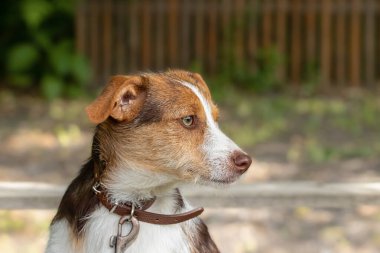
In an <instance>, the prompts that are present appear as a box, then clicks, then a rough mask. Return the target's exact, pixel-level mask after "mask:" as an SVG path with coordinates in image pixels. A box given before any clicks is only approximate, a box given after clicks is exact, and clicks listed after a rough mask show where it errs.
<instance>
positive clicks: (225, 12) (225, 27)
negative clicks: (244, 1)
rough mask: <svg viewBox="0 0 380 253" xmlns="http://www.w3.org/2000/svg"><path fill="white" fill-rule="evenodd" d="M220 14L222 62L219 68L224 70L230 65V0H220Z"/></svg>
mask: <svg viewBox="0 0 380 253" xmlns="http://www.w3.org/2000/svg"><path fill="white" fill-rule="evenodd" d="M221 5H222V7H221V13H222V14H221V15H222V20H221V23H222V26H221V29H222V41H223V42H222V43H220V44H219V45H221V47H222V48H221V50H222V54H223V57H222V59H223V62H221V69H222V70H223V71H226V70H228V69H229V67H230V63H231V62H230V60H231V59H230V56H231V53H232V52H231V48H232V46H231V38H232V27H231V26H232V23H231V0H222V2H221Z"/></svg>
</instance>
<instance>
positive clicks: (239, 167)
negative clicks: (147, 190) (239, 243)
mask: <svg viewBox="0 0 380 253" xmlns="http://www.w3.org/2000/svg"><path fill="white" fill-rule="evenodd" d="M86 111H87V114H88V116H89V118H90V120H91V121H92V122H94V123H96V124H99V125H98V127H97V133H96V138H98V139H99V149H100V153H101V156H103V159H104V160H107V161H108V163H109V164H110V166H109V167H110V168H109V170H110V171H109V172H108V174H109V175H108V177H109V178H111V179H112V178H115V177H120V176H121V175H124V176H122V177H127V174H128V177H130V178H131V177H133V178H134V179H133V180H135V181H139V183H140V184H144V185H145V184H146V186H147V187H151V186H159V185H160V184H167V183H171V182H178V181H199V182H201V183H210V182H211V183H212V182H214V183H220V184H225V183H230V182H233V181H235V180H236V179H237V178H238V177H239V176H240V175H242V174H243V173H244V172H245V171H246V170H247V169H248V167H249V166H250V164H251V158H250V157H249V156H248V155H247V154H246V153H244V152H243V151H242V150H241V149H240V148H239V147H238V146H237V145H236V144H235V143H234V142H233V141H232V140H231V139H229V138H228V137H227V136H226V135H225V134H224V133H223V132H222V131H221V130H220V129H219V127H218V123H217V122H218V109H217V107H216V106H215V104H214V103H213V102H212V100H211V95H210V91H209V89H208V87H207V85H206V83H205V82H204V81H203V79H202V78H201V76H200V75H199V74H194V73H189V72H185V71H178V70H173V71H168V72H164V73H148V74H141V75H136V76H115V77H113V78H112V79H111V80H110V82H109V83H108V84H107V86H106V87H105V89H104V90H103V92H102V93H101V95H100V96H99V97H98V98H97V99H96V100H95V101H94V102H93V103H92V104H90V105H89V106H88V107H87V108H86ZM136 183H137V182H136ZM142 187H144V186H142Z"/></svg>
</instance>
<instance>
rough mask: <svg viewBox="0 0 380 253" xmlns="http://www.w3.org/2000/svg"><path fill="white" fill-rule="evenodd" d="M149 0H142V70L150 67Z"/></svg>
mask: <svg viewBox="0 0 380 253" xmlns="http://www.w3.org/2000/svg"><path fill="white" fill-rule="evenodd" d="M150 8H151V1H149V0H143V1H142V10H141V11H142V23H141V42H140V43H141V45H142V47H141V58H142V63H141V66H142V68H143V69H144V70H146V69H149V68H150V67H151V50H150V48H151V44H152V39H151V33H152V31H151V20H150V17H151V13H150Z"/></svg>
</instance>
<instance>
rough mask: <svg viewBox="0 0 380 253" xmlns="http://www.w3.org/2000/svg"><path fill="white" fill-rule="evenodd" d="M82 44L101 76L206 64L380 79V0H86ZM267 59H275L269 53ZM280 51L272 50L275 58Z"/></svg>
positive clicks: (375, 82)
mask: <svg viewBox="0 0 380 253" xmlns="http://www.w3.org/2000/svg"><path fill="white" fill-rule="evenodd" d="M76 46H77V49H78V50H79V51H80V52H83V53H84V54H85V55H87V56H88V57H89V59H90V61H91V65H92V67H93V70H94V79H95V82H96V83H102V84H103V83H104V82H105V80H106V79H107V78H108V76H109V75H111V74H115V73H126V72H134V71H138V70H163V69H166V68H168V67H179V68H189V67H192V66H193V67H194V65H195V66H200V68H201V69H202V72H204V73H220V72H224V71H226V70H228V69H230V68H231V67H232V66H237V67H239V68H240V67H241V68H243V67H244V68H245V69H246V71H247V70H248V71H251V72H255V71H260V68H262V65H263V64H276V63H273V62H272V63H271V61H270V59H269V60H267V61H266V60H265V59H264V60H263V57H264V58H265V57H266V56H265V55H268V54H265V52H271V53H269V56H267V57H271V59H272V58H275V59H274V62H276V61H279V62H280V63H279V64H276V68H275V69H276V70H275V71H274V72H273V75H275V76H276V78H278V80H280V81H281V82H283V83H289V84H292V85H294V86H299V85H303V84H305V83H310V82H317V83H319V84H320V85H321V87H322V88H327V89H328V88H334V87H345V86H364V87H369V88H373V87H375V86H377V87H379V86H380V0H207V1H206V0H140V1H137V0H129V1H128V0H83V1H82V2H81V4H79V5H78V7H77V15H76ZM268 61H269V63H268ZM272 61H273V59H272Z"/></svg>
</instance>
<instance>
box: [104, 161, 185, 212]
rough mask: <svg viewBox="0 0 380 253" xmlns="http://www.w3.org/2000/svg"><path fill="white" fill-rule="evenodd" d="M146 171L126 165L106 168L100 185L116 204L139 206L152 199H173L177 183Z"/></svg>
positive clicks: (166, 177)
mask: <svg viewBox="0 0 380 253" xmlns="http://www.w3.org/2000/svg"><path fill="white" fill-rule="evenodd" d="M146 171H147V170H145V169H143V168H137V167H136V166H134V167H129V166H126V164H124V165H123V166H122V167H116V168H112V167H111V168H106V170H105V176H104V178H103V179H101V182H100V183H101V184H102V187H103V188H105V189H106V191H107V192H108V195H109V199H110V201H111V202H114V203H133V204H135V205H137V206H139V205H140V204H141V202H144V201H146V200H149V199H152V198H156V199H157V200H159V199H161V198H165V199H167V198H168V197H171V198H172V197H173V190H174V189H175V188H176V187H177V186H178V185H177V184H176V182H175V181H174V180H173V179H172V178H170V177H168V176H163V175H161V174H159V173H154V172H146Z"/></svg>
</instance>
